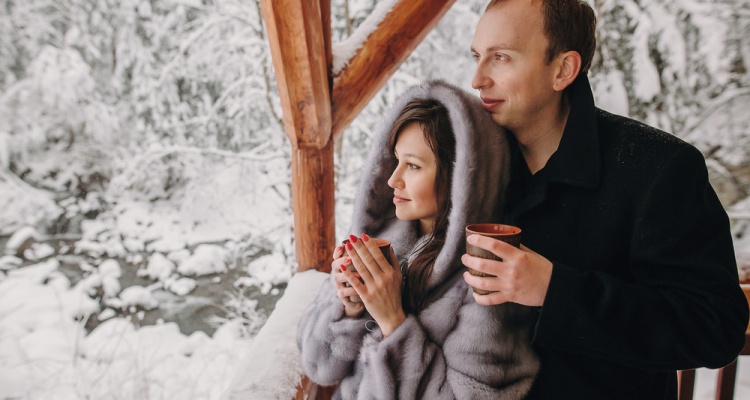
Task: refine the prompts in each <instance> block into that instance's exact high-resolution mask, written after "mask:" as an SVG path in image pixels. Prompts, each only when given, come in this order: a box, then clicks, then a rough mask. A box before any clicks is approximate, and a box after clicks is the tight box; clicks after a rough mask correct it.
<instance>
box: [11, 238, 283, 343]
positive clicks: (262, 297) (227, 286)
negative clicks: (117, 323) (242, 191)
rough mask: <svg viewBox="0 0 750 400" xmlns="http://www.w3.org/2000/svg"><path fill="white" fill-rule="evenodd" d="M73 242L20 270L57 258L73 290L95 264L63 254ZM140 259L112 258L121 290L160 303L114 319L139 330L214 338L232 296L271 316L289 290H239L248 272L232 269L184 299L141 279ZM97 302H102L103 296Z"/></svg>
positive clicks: (60, 243) (199, 283) (200, 280)
mask: <svg viewBox="0 0 750 400" xmlns="http://www.w3.org/2000/svg"><path fill="white" fill-rule="evenodd" d="M7 241H8V237H0V255H2V254H5V245H6V243H7ZM74 242H75V241H74V240H52V241H49V242H46V244H49V245H50V246H52V248H53V249H54V250H55V253H54V254H52V255H50V256H49V257H47V258H45V259H41V260H35V261H30V260H23V264H22V265H21V266H20V267H19V268H23V267H26V266H29V265H34V264H38V263H40V262H43V261H45V260H48V259H50V258H56V259H57V260H58V261H59V262H60V266H59V268H58V270H59V271H60V272H62V274H64V275H65V276H66V277H67V278H68V279H69V280H70V283H71V286H74V285H76V284H77V283H78V282H80V281H81V280H82V279H84V277H85V276H86V274H87V272H86V271H84V270H83V269H82V268H81V267H80V265H81V264H82V263H93V262H94V261H95V260H93V259H92V258H91V257H88V256H86V255H83V254H60V250H61V249H68V248H72V247H73V245H74ZM43 243H44V242H43ZM63 253H65V251H63ZM263 255H264V254H262V253H261V254H257V255H256V258H257V257H260V256H263ZM140 256H142V259H143V260H142V261H141V262H140V263H137V264H136V263H131V262H128V260H126V259H125V258H122V257H114V258H111V259H112V260H115V261H117V262H118V263H119V264H120V267H121V271H122V275H121V276H120V278H119V282H120V285H121V288H122V289H125V288H127V287H130V286H134V285H138V286H143V287H151V288H152V290H151V293H152V295H153V297H154V298H155V299H156V300H157V301H158V306H157V307H156V308H154V309H151V310H141V309H133V308H126V309H124V310H116V312H115V314H114V316H125V317H127V316H130V317H131V320H132V321H133V323H134V324H135V325H138V326H144V325H155V324H157V323H158V322H160V321H161V322H174V323H176V324H177V325H178V326H179V328H180V332H182V333H183V334H185V335H189V334H191V333H193V332H196V331H202V332H205V333H206V334H208V335H209V336H211V335H213V333H214V331H215V330H216V328H217V325H216V322H212V320H215V319H216V318H226V317H228V315H227V314H228V312H227V308H226V305H225V302H226V300H227V298H228V297H229V296H231V295H235V296H236V295H237V294H238V293H240V291H242V294H243V296H244V298H246V299H251V300H256V301H257V305H256V310H257V311H258V312H259V313H260V314H262V315H265V316H268V315H270V313H271V312H272V311H273V308H274V305H275V304H276V301H277V300H278V298H279V297H281V295H282V294H283V292H284V288H285V287H286V284H285V283H282V284H279V285H277V286H275V287H273V289H271V290H270V291H268V293H266V294H264V293H263V292H262V291H261V290H260V288H259V287H257V286H250V287H247V288H244V289H238V288H236V287H235V282H236V281H237V279H239V278H241V277H245V276H247V271H246V270H245V269H244V268H242V267H241V266H240V267H235V268H229V269H227V271H225V272H222V273H215V274H208V275H203V276H196V277H192V279H193V280H194V281H195V288H194V289H193V290H192V291H190V293H188V294H186V295H184V296H182V295H178V294H175V293H173V292H171V291H169V290H165V289H164V288H159V287H156V286H157V285H158V283H155V282H154V281H153V280H151V279H149V278H147V277H144V276H139V275H138V274H137V271H138V270H139V269H140V268H143V265H144V264H145V262H146V260H147V259H148V256H149V254H146V253H143V254H140ZM98 299H99V300H100V299H101V296H99V297H98ZM104 308H105V306H104V305H102V309H104ZM102 322H103V321H100V320H99V319H98V318H97V317H96V315H92V316H90V318H88V319H87V321H86V324H85V327H86V330H87V331H89V332H90V331H92V330H94V329H95V328H96V327H97V326H99V325H100V324H101V323H102Z"/></svg>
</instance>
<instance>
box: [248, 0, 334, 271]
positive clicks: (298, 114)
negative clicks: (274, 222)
mask: <svg viewBox="0 0 750 400" xmlns="http://www.w3.org/2000/svg"><path fill="white" fill-rule="evenodd" d="M261 6H262V8H263V18H264V20H265V22H266V29H267V31H268V40H269V43H270V46H271V56H272V57H273V65H274V70H275V72H276V82H277V86H278V88H279V98H280V100H281V107H282V110H283V113H284V129H285V131H286V134H287V136H288V137H289V140H290V141H291V144H292V205H293V209H294V240H295V248H296V252H297V261H298V267H297V270H298V271H305V270H307V269H313V268H314V269H318V270H321V271H327V270H330V268H331V266H330V262H331V252H332V251H333V247H334V243H335V238H334V235H335V221H334V196H333V194H334V186H333V141H332V140H331V99H330V87H331V83H330V81H331V79H330V61H329V60H330V57H331V56H330V1H329V0H320V1H298V0H297V1H293V0H262V2H261ZM323 21H325V23H326V24H327V25H326V26H327V28H326V29H324V28H323V26H324V23H323Z"/></svg>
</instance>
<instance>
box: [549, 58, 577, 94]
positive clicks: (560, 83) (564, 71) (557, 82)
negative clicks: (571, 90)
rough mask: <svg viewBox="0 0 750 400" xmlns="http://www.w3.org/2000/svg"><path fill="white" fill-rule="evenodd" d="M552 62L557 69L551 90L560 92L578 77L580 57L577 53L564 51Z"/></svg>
mask: <svg viewBox="0 0 750 400" xmlns="http://www.w3.org/2000/svg"><path fill="white" fill-rule="evenodd" d="M554 62H555V64H556V65H557V68H556V70H555V77H554V82H553V84H552V88H553V89H554V90H555V91H558V92H561V91H563V90H565V88H566V87H568V86H569V85H570V84H571V83H573V81H574V80H576V78H577V77H578V72H579V71H580V70H581V55H580V54H578V52H577V51H573V50H571V51H566V52H564V53H560V54H558V55H557V57H556V58H555V61H554Z"/></svg>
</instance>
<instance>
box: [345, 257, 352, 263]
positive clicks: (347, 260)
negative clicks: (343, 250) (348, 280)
mask: <svg viewBox="0 0 750 400" xmlns="http://www.w3.org/2000/svg"><path fill="white" fill-rule="evenodd" d="M351 262H352V259H351V258H349V257H346V258H345V259H344V264H349V263H351Z"/></svg>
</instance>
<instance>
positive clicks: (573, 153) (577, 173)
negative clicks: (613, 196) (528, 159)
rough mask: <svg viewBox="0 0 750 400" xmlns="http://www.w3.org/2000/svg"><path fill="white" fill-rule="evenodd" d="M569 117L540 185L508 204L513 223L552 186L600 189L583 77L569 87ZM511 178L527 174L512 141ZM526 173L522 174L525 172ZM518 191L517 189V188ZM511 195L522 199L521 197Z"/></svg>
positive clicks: (594, 133)
mask: <svg viewBox="0 0 750 400" xmlns="http://www.w3.org/2000/svg"><path fill="white" fill-rule="evenodd" d="M568 95H569V99H570V115H568V121H567V122H566V124H565V130H564V131H563V136H562V139H561V140H560V146H559V147H558V148H557V151H556V152H555V153H554V154H553V155H552V157H550V159H549V161H547V165H545V167H544V168H543V169H542V171H540V172H538V174H539V173H542V174H546V176H543V177H541V179H542V183H541V184H538V185H535V186H534V188H533V189H532V191H530V192H528V193H527V194H526V196H525V197H523V198H520V199H517V201H511V203H515V204H516V205H515V207H513V210H510V211H511V216H512V217H511V219H512V220H516V219H517V218H519V217H520V216H521V215H522V214H525V213H527V212H529V211H531V210H533V209H534V208H535V207H537V206H539V205H540V204H542V203H543V202H544V200H545V199H546V198H547V193H548V192H549V186H550V184H551V183H553V182H554V183H559V184H563V185H571V186H578V187H582V188H589V189H593V188H595V187H597V186H598V185H599V179H600V175H601V172H600V168H601V157H600V153H599V129H598V126H597V120H596V109H595V107H594V104H593V103H594V97H593V94H592V93H591V86H590V85H589V81H588V78H587V77H586V75H581V76H579V77H578V78H577V79H576V80H575V81H574V82H573V84H571V86H570V87H569V92H568ZM511 147H512V149H513V154H512V157H513V164H512V168H513V169H514V170H513V172H512V173H513V175H512V177H511V179H514V178H516V179H517V178H518V177H519V174H528V169H526V168H527V167H526V164H525V161H524V160H523V157H522V155H521V152H520V150H519V149H518V144H517V143H516V142H515V141H514V140H513V141H512V145H511ZM524 169H525V170H524ZM516 189H518V188H516ZM513 195H516V196H521V195H520V193H514V194H513Z"/></svg>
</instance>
